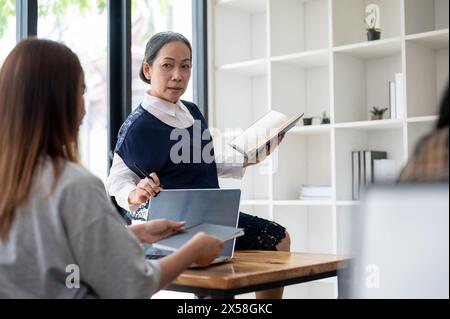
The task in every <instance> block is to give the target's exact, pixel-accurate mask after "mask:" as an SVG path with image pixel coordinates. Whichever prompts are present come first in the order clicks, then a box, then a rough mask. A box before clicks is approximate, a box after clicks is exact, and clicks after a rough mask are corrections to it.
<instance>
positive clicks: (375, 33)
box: [364, 4, 381, 41]
mask: <svg viewBox="0 0 450 319" xmlns="http://www.w3.org/2000/svg"><path fill="white" fill-rule="evenodd" d="M366 13H367V16H366V18H365V20H364V22H365V23H366V25H367V27H366V31H367V40H369V41H375V40H380V37H381V30H380V7H379V6H378V5H376V4H369V5H368V6H367V8H366Z"/></svg>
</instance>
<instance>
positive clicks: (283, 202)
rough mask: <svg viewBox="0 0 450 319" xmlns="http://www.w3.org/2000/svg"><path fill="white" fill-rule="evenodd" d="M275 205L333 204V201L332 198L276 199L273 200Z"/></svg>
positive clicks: (307, 205)
mask: <svg viewBox="0 0 450 319" xmlns="http://www.w3.org/2000/svg"><path fill="white" fill-rule="evenodd" d="M273 205H274V206H306V207H310V206H332V205H333V201H332V200H331V199H330V200H276V201H273Z"/></svg>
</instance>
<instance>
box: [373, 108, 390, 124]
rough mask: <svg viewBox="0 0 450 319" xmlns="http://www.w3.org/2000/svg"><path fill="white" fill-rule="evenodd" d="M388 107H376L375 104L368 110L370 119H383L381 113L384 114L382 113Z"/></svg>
mask: <svg viewBox="0 0 450 319" xmlns="http://www.w3.org/2000/svg"><path fill="white" fill-rule="evenodd" d="M387 110H388V109H387V108H384V109H379V108H377V107H376V106H374V107H373V108H372V109H371V110H370V113H371V117H370V118H371V120H372V121H376V120H382V119H383V115H384V113H385V112H386V111H387Z"/></svg>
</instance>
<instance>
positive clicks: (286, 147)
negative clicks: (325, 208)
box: [272, 134, 331, 205]
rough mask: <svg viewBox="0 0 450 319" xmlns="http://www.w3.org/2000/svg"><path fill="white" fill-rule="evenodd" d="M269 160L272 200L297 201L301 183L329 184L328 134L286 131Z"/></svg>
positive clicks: (329, 145) (309, 184)
mask: <svg viewBox="0 0 450 319" xmlns="http://www.w3.org/2000/svg"><path fill="white" fill-rule="evenodd" d="M272 162H273V199H274V200H275V202H278V201H282V202H281V203H283V202H284V201H287V202H284V203H293V204H294V203H298V204H300V205H301V204H302V201H299V198H300V191H301V189H302V187H303V186H304V185H308V186H331V135H330V134H323V135H310V136H302V135H288V136H286V137H285V139H284V140H283V143H282V144H281V145H280V147H279V149H278V151H277V153H275V154H274V157H273V158H272ZM326 202H327V203H328V202H331V199H330V200H329V201H328V200H327V201H326ZM304 204H313V203H311V201H308V202H305V203H304ZM321 204H323V203H321Z"/></svg>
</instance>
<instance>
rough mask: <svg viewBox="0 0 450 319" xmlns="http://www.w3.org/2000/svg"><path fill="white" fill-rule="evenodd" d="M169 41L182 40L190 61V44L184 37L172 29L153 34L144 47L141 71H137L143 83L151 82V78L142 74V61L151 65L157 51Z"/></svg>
mask: <svg viewBox="0 0 450 319" xmlns="http://www.w3.org/2000/svg"><path fill="white" fill-rule="evenodd" d="M171 42H183V43H184V44H186V46H187V47H188V48H189V51H190V55H191V56H190V59H191V62H192V46H191V43H190V42H189V40H188V39H186V37H185V36H184V35H182V34H180V33H176V32H172V31H165V32H160V33H157V34H155V35H154V36H153V37H152V38H151V39H150V41H148V43H147V46H146V47H145V56H144V60H143V61H142V65H141V71H140V73H139V76H140V77H141V80H142V81H144V82H145V83H148V84H151V80H150V79H147V78H146V77H145V74H144V63H145V62H147V63H148V64H149V65H150V66H152V65H153V62H154V61H155V59H156V57H157V56H158V54H159V51H161V49H162V48H163V47H164V46H165V45H166V44H168V43H171Z"/></svg>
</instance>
